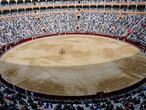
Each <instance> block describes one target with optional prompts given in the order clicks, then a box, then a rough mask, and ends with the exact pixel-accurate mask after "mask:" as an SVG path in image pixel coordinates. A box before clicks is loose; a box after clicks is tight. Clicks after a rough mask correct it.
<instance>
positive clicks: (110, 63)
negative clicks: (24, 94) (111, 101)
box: [0, 35, 146, 96]
mask: <svg viewBox="0 0 146 110" xmlns="http://www.w3.org/2000/svg"><path fill="white" fill-rule="evenodd" d="M60 49H64V50H65V53H64V54H60V53H59V51H60ZM0 61H1V63H0V72H1V73H2V76H3V78H4V79H5V80H6V81H8V82H9V83H12V84H14V85H17V86H19V87H21V88H25V89H28V90H31V91H36V92H40V93H45V94H49V95H63V96H78V95H93V94H96V93H97V92H99V91H105V92H110V91H114V90H119V89H122V88H125V87H128V86H130V85H132V84H134V83H136V82H138V81H140V80H142V79H143V78H144V77H146V57H145V56H144V54H143V53H141V52H140V51H139V50H138V49H137V48H135V47H133V46H131V45H129V44H126V43H124V42H121V41H117V40H114V39H110V38H103V37H95V36H85V35H69V36H55V37H49V38H43V39H37V40H34V41H29V42H26V43H23V44H21V45H18V46H16V47H15V48H12V49H11V50H10V51H8V52H7V53H6V54H4V55H3V57H2V58H1V59H0Z"/></svg>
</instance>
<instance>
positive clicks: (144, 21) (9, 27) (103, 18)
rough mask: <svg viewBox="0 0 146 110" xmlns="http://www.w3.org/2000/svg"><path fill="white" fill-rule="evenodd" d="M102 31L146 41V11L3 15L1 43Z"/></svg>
mask: <svg viewBox="0 0 146 110" xmlns="http://www.w3.org/2000/svg"><path fill="white" fill-rule="evenodd" d="M74 32H80V33H98V34H103V35H111V36H114V37H116V38H118V37H127V39H130V40H133V41H138V42H140V43H143V44H146V36H145V35H146V15H145V14H116V13H102V12H99V13H97V12H80V13H77V12H73V11H72V12H65V13H53V14H51V13H46V14H39V15H28V16H13V17H9V18H0V36H1V37H0V43H3V44H7V43H11V42H17V41H19V40H22V39H26V38H30V37H35V36H42V35H45V34H56V33H57V34H60V33H74Z"/></svg>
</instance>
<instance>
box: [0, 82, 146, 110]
mask: <svg viewBox="0 0 146 110" xmlns="http://www.w3.org/2000/svg"><path fill="white" fill-rule="evenodd" d="M0 110H146V86H145V84H144V85H143V86H141V87H139V88H137V89H135V90H132V91H130V92H128V93H124V94H121V95H113V96H110V97H102V98H95V99H90V100H87V99H86V100H83V99H81V100H67V101H63V100H62V101H61V100H56V99H47V98H40V97H34V96H33V95H32V96H27V95H24V94H21V93H20V92H14V91H13V90H11V89H9V88H8V87H6V86H4V85H3V84H0Z"/></svg>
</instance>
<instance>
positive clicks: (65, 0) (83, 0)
mask: <svg viewBox="0 0 146 110" xmlns="http://www.w3.org/2000/svg"><path fill="white" fill-rule="evenodd" d="M3 1H5V0H1V2H0V6H1V7H8V6H9V7H14V6H34V5H49V4H51V5H53V4H58V5H60V4H66V5H67V4H96V3H108V2H110V3H117V2H120V3H122V2H128V3H131V2H145V0H30V1H29V0H14V1H13V0H6V1H7V3H6V2H3ZM11 1H13V2H11ZM20 1H21V2H20ZM22 1H23V2H22ZM28 1H29V2H28Z"/></svg>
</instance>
